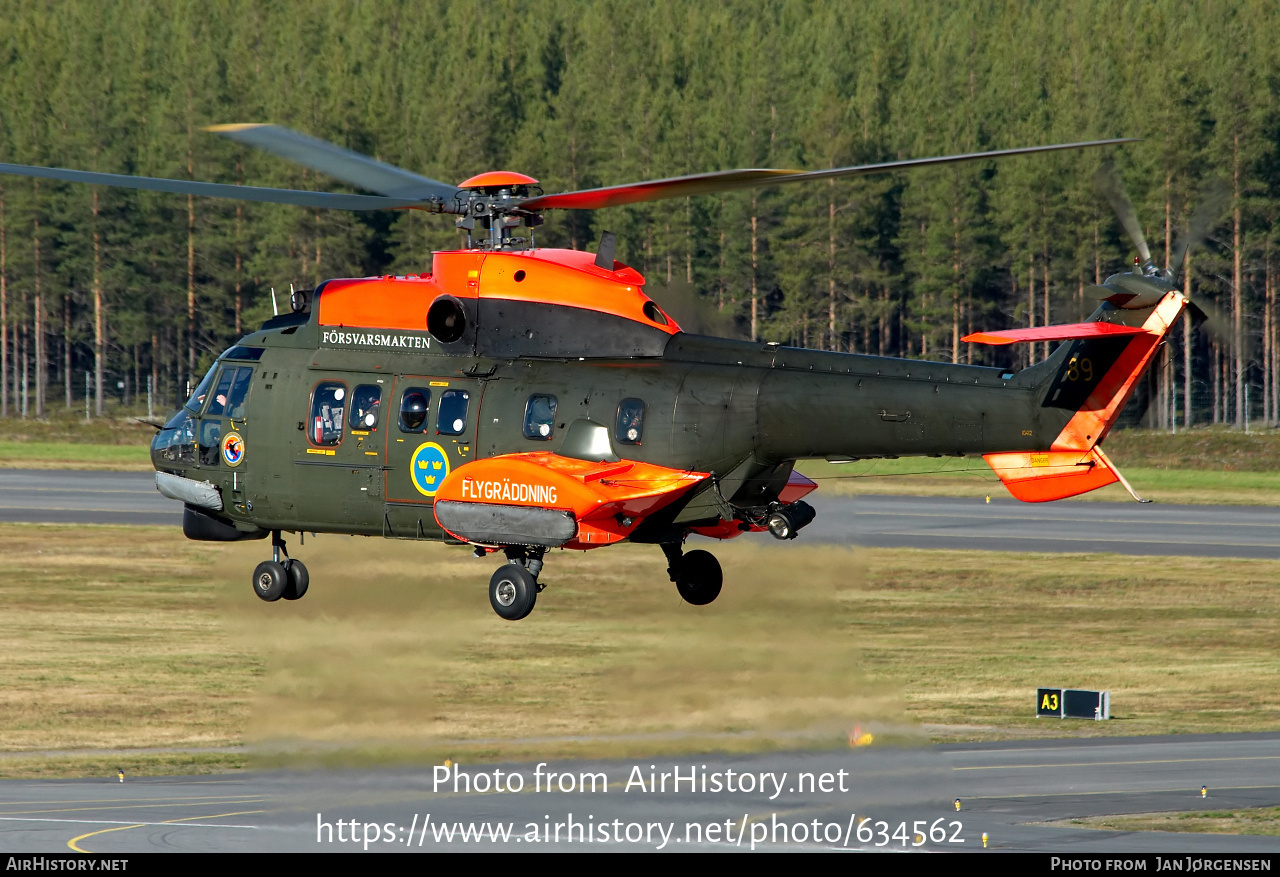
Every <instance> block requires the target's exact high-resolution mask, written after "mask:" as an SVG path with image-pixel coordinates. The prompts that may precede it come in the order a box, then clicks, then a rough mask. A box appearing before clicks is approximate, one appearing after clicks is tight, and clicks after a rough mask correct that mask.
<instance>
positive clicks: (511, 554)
mask: <svg viewBox="0 0 1280 877" xmlns="http://www.w3.org/2000/svg"><path fill="white" fill-rule="evenodd" d="M504 550H505V552H506V555H507V562H506V563H504V564H503V565H502V566H500V567H498V569H497V571H496V572H495V573H494V574H493V578H491V579H489V605H491V606H492V607H493V611H494V612H497V613H498V614H499V615H500V616H502V617H503V618H505V619H507V620H508V621H519V620H520V619H521V618H524V617H525V616H526V615H528V614H529V613H530V612H532V611H533V606H534V604H535V603H537V602H538V592H539V591H541V590H542V589H543V587H545V586H544V585H541V584H539V583H538V574H539V573H540V572H542V555H543V554H545V553H546V549H545V548H543V547H541V546H529V547H514V546H512V547H508V548H506V549H504Z"/></svg>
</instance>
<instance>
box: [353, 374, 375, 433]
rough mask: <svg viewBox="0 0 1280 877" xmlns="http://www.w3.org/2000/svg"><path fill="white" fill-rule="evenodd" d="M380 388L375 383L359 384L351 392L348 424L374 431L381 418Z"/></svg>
mask: <svg viewBox="0 0 1280 877" xmlns="http://www.w3.org/2000/svg"><path fill="white" fill-rule="evenodd" d="M381 403H382V388H381V387H379V386H378V385H377V384H361V385H360V386H358V387H356V388H355V391H354V392H353V393H352V394H351V405H350V406H348V407H349V408H350V410H351V418H350V424H349V425H350V426H351V428H352V429H365V430H369V431H370V432H376V431H377V429H378V421H379V420H381V419H382V404H381Z"/></svg>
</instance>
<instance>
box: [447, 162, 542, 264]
mask: <svg viewBox="0 0 1280 877" xmlns="http://www.w3.org/2000/svg"><path fill="white" fill-rule="evenodd" d="M537 183H538V181H537V180H535V179H534V178H533V177H530V176H526V175H525V174H521V173H516V172H515V171H486V172H485V173H482V174H476V175H475V176H474V177H471V178H469V179H467V180H464V181H463V182H462V183H460V184H459V186H458V188H459V189H461V190H463V192H465V194H466V198H467V200H466V205H465V208H464V210H463V213H462V216H461V217H460V218H459V219H458V221H457V223H456V225H457V227H458V228H460V229H465V230H466V232H467V237H468V246H472V245H474V243H475V242H473V241H472V240H471V238H472V232H473V231H474V230H475V228H476V225H477V223H478V224H479V225H480V227H481V228H482V229H483V230H484V231H485V232H487V234H485V235H484V236H483V237H482V238H481V239H480V241H479V242H478V243H479V245H480V246H481V247H483V248H484V249H488V250H519V249H524V247H525V246H526V243H527V244H528V245H530V246H532V243H533V235H532V233H530V235H529V240H528V241H527V242H526V241H525V240H524V239H523V238H516V237H512V235H511V231H512V229H514V228H518V227H519V226H520V225H525V226H527V227H528V228H530V229H533V228H535V227H537V226H539V225H541V224H542V214H540V213H537V212H534V211H530V210H522V209H520V205H521V204H523V203H524V202H525V201H527V200H528V199H529V198H530V197H531V194H532V193H531V192H530V189H531V188H533V189H537V194H539V195H540V194H541V193H542V190H541V189H539V188H538V186H537Z"/></svg>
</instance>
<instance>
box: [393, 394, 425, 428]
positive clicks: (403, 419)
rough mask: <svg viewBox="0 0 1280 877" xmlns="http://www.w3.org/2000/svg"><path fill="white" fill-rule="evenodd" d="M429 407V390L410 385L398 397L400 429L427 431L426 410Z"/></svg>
mask: <svg viewBox="0 0 1280 877" xmlns="http://www.w3.org/2000/svg"><path fill="white" fill-rule="evenodd" d="M430 407H431V391H430V390H428V389H427V388H426V387H410V388H409V389H407V390H405V391H404V395H403V396H401V397H400V431H401V432H412V433H424V432H426V431H427V410H428V409H429V408H430Z"/></svg>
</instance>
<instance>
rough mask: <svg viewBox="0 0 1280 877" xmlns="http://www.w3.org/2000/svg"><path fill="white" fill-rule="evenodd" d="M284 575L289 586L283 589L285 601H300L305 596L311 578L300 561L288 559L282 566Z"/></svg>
mask: <svg viewBox="0 0 1280 877" xmlns="http://www.w3.org/2000/svg"><path fill="white" fill-rule="evenodd" d="M284 569H285V573H286V574H287V575H288V577H289V585H288V587H286V588H285V589H284V598H285V599H286V600H301V599H302V598H303V597H305V596H306V594H307V588H308V587H309V586H310V584H311V576H310V574H309V573H308V572H307V568H306V566H305V565H304V564H303V563H302V561H301V560H293V559H289V560H287V561H285V564H284Z"/></svg>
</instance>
